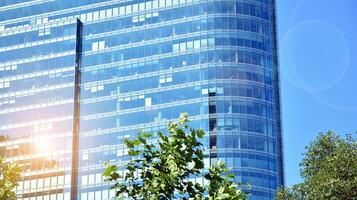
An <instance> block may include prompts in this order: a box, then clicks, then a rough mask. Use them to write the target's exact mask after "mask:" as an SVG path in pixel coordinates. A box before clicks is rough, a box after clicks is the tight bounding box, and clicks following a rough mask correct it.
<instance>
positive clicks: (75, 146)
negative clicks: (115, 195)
mask: <svg viewBox="0 0 357 200" xmlns="http://www.w3.org/2000/svg"><path fill="white" fill-rule="evenodd" d="M82 27H83V25H82V22H80V21H79V19H77V29H76V58H75V59H76V60H75V80H74V109H73V130H72V134H73V135H72V168H71V169H72V170H71V200H76V199H77V185H78V157H79V155H78V153H79V123H80V120H79V117H80V103H79V99H80V82H81V71H80V66H81V53H82V41H81V38H82Z"/></svg>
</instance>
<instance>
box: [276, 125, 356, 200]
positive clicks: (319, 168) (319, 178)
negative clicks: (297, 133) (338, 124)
mask: <svg viewBox="0 0 357 200" xmlns="http://www.w3.org/2000/svg"><path fill="white" fill-rule="evenodd" d="M300 166H301V171H300V174H301V176H302V178H303V180H304V181H303V182H302V183H300V184H297V185H294V186H292V187H291V188H288V189H280V190H279V192H278V193H277V199H279V200H280V199H288V200H289V199H314V200H320V199H321V200H323V199H344V200H349V199H351V200H352V199H357V142H356V138H355V137H353V136H352V135H348V136H347V137H346V138H341V137H340V136H339V135H338V134H337V133H335V132H333V131H329V132H327V133H326V134H323V133H320V134H319V135H318V137H317V139H316V140H315V141H313V142H312V143H311V144H310V145H309V146H307V147H306V152H305V153H304V156H303V160H302V162H301V163H300Z"/></svg>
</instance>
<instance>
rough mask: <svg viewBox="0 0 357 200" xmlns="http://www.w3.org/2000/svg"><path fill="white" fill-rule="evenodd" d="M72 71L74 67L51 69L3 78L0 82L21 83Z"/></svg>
mask: <svg viewBox="0 0 357 200" xmlns="http://www.w3.org/2000/svg"><path fill="white" fill-rule="evenodd" d="M74 70H75V67H74V66H69V67H59V68H55V69H51V70H42V71H34V72H32V73H26V74H16V75H11V76H5V77H2V78H0V82H2V81H19V80H21V81H23V80H24V79H30V78H38V77H41V76H51V75H55V74H60V73H64V72H71V71H74Z"/></svg>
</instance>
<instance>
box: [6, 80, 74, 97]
mask: <svg viewBox="0 0 357 200" xmlns="http://www.w3.org/2000/svg"><path fill="white" fill-rule="evenodd" d="M70 87H74V83H64V84H58V85H50V86H47V87H41V88H34V89H28V90H22V91H11V92H8V93H1V94H0V98H9V97H17V98H18V97H26V96H30V95H34V94H36V93H43V92H47V91H51V90H57V89H62V88H70Z"/></svg>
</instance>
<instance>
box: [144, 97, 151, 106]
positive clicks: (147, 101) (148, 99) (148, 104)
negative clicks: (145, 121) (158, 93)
mask: <svg viewBox="0 0 357 200" xmlns="http://www.w3.org/2000/svg"><path fill="white" fill-rule="evenodd" d="M151 103H152V102H151V97H150V98H146V99H145V106H151Z"/></svg>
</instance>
